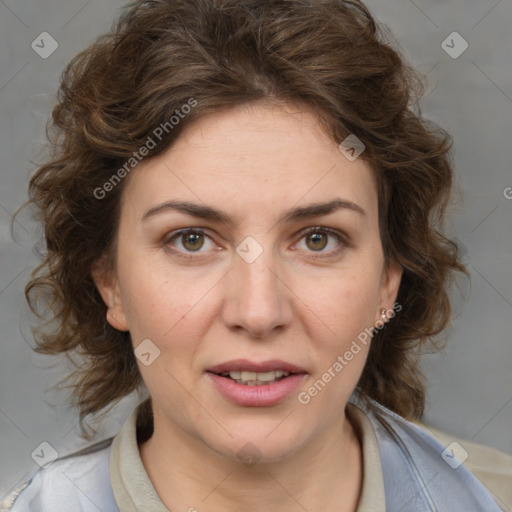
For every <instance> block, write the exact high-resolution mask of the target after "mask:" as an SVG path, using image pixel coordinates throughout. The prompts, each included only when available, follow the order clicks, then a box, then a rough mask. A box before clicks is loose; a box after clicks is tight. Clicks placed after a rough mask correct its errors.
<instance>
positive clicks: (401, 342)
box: [25, 0, 467, 421]
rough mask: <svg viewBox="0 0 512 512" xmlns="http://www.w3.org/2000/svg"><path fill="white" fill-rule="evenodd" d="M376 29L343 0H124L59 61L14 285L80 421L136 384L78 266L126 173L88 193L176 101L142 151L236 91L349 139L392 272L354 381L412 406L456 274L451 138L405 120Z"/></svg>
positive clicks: (416, 405)
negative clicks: (173, 120) (359, 146)
mask: <svg viewBox="0 0 512 512" xmlns="http://www.w3.org/2000/svg"><path fill="white" fill-rule="evenodd" d="M384 28H385V26H381V25H378V24H377V23H376V22H375V20H374V19H373V18H372V15H371V14H370V12H369V11H368V9H367V8H366V7H365V6H364V4H363V3H361V2H359V1H355V0H354V1H349V0H346V1H342V0H326V1H310V0H154V1H137V2H134V3H132V4H130V5H128V6H127V7H126V8H125V10H124V11H123V12H122V14H121V16H120V17H119V19H118V21H117V22H116V24H115V25H114V26H113V27H112V31H111V32H110V33H108V34H105V35H102V36H101V37H99V38H98V39H97V40H96V42H95V43H94V44H92V45H91V46H90V47H88V48H86V49H85V50H84V51H82V52H81V53H79V54H78V55H77V56H75V57H74V58H73V59H72V61H71V62H70V63H69V64H68V65H67V67H66V69H65V70H64V72H63V74H62V77H61V82H60V88H59V91H58V101H57V104H56V106H55V108H54V110H53V112H52V121H51V123H49V127H48V138H49V142H50V144H51V147H52V154H51V157H50V160H49V161H48V162H47V163H45V164H44V165H42V166H41V167H40V168H39V169H37V171H36V172H35V174H34V176H33V177H32V178H31V180H30V185H29V201H28V203H32V204H33V205H35V206H36V207H37V209H38V212H39V215H40V220H41V221H42V223H43V225H44V233H45V238H46V244H47V252H46V255H45V258H44V261H43V262H42V263H41V264H40V265H39V266H38V267H37V268H36V269H35V270H34V272H33V274H32V279H31V280H30V282H29V283H28V284H27V286H26V289H25V294H26V297H27V300H28V302H29V304H30V306H31V308H32V309H33V310H35V309H36V308H35V305H36V302H37V301H38V300H43V301H44V302H45V303H46V304H47V305H49V306H50V307H51V319H50V320H51V321H52V324H53V325H56V328H54V329H51V330H48V329H44V328H43V327H44V324H42V325H41V326H40V327H39V330H37V331H36V332H37V333H38V336H37V337H36V344H37V347H36V350H37V351H38V352H42V353H47V354H57V353H65V354H67V355H70V354H79V355H80V362H79V363H77V368H76V370H75V371H74V372H73V374H72V375H71V377H72V382H73V384H72V387H73V392H74V393H73V396H74V398H75V403H76V405H77V406H78V407H79V410H80V420H81V421H82V420H83V419H84V418H85V416H87V415H88V414H90V413H96V412H98V411H100V410H101V409H103V408H104V407H106V406H108V405H112V404H114V403H116V402H117V401H118V400H119V399H121V398H122V397H124V396H125V395H127V394H129V393H130V392H132V391H134V390H136V389H140V388H141V385H142V384H143V383H142V379H141V375H140V373H139V370H138V367H137V363H136V359H135V356H134V353H133V349H132V346H131V341H130V337H129V334H128V333H123V332H120V331H117V330H116V329H114V328H113V327H111V326H110V325H109V324H108V322H107V321H106V306H105V304H104V302H103V301H102V299H101V296H100V295H99V293H98V291H97V289H96V287H95V285H94V282H93V280H92V277H91V269H92V267H93V265H94V263H95V262H97V261H98V260H99V259H100V258H101V257H102V255H108V258H109V262H110V265H111V268H112V265H113V254H114V250H115V239H116V232H117V226H118V218H119V205H120V198H121V194H122V191H123V187H124V185H125V184H126V181H127V180H126V179H125V180H122V181H121V182H120V183H119V184H117V186H115V187H113V189H112V190H111V191H109V192H108V194H106V195H105V197H104V198H103V199H101V200H100V199H97V197H96V195H95V193H94V191H95V190H97V189H98V187H102V186H103V185H104V183H106V182H107V181H108V180H109V179H110V178H111V177H112V175H113V172H114V171H115V170H116V169H119V168H120V167H121V166H122V165H123V164H125V163H126V161H127V160H128V159H130V158H131V157H132V156H133V153H134V151H136V150H137V149H138V148H140V147H142V146H143V145H144V144H145V142H146V138H147V137H148V135H150V134H151V133H152V131H153V130H154V129H155V127H157V126H160V125H161V124H162V123H165V122H166V121H168V120H169V118H170V117H171V115H173V113H174V112H175V110H176V109H178V108H180V107H181V106H182V105H184V104H185V103H187V101H188V100H189V98H190V97H193V98H195V99H196V100H197V106H196V107H195V108H194V109H192V111H191V112H190V113H189V114H188V115H187V116H186V117H185V118H184V119H182V120H181V122H180V123H179V124H178V125H177V126H175V127H174V129H173V130H169V131H168V133H164V134H163V135H164V136H163V138H162V141H161V142H160V143H159V144H157V145H156V146H155V147H154V148H153V149H151V150H150V153H149V157H151V156H156V155H158V154H161V153H162V152H164V151H166V150H167V149H168V148H169V147H170V146H171V145H172V144H173V142H174V141H175V140H176V139H177V137H179V134H180V133H181V131H182V130H183V128H185V127H186V126H187V125H189V124H190V123H193V122H194V121H195V120H197V119H199V118H201V117H202V116H205V115H207V114H209V113H215V112H218V111H221V110H223V109H227V108H230V107H233V106H237V105H240V104H244V103H248V102H287V103H295V104H302V105H306V106H307V107H308V108H310V109H312V110H313V111H315V112H316V113H317V114H318V116H319V118H320V120H321V122H322V126H324V129H325V130H326V132H327V133H328V134H329V136H330V137H332V139H333V140H335V141H336V142H337V143H340V142H341V141H342V140H343V139H344V138H345V137H346V136H347V135H349V134H355V135H356V136H357V137H358V138H359V139H360V140H362V141H363V142H364V144H365V146H366V148H365V151H364V153H363V154H362V155H361V157H360V158H363V159H364V160H365V161H366V162H368V164H369V165H370V166H371V168H372V170H373V172H374V174H375V177H376V182H377V188H378V198H379V224H380V226H379V227H380V233H381V240H382V246H383V250H384V255H385V261H386V263H387V264H389V262H390V261H391V260H395V261H397V262H398V263H399V264H400V265H401V266H402V267H403V271H404V272H403V277H402V281H401V285H400V289H399V293H398V297H397V301H398V302H399V303H400V304H401V305H402V306H403V309H402V311H401V312H400V313H399V314H398V315H397V316H396V317H395V318H394V319H393V320H392V321H391V322H390V323H389V324H387V325H386V326H385V328H384V329H382V330H381V331H380V332H379V333H378V334H376V335H375V338H374V342H373V343H372V344H371V348H370V351H369V356H368V360H367V363H366V366H365V368H364V370H363V373H362V375H361V378H360V381H359V383H358V387H359V389H360V391H361V392H362V397H363V399H364V398H366V399H368V398H371V399H373V400H376V401H378V402H380V403H382V404H383V405H385V406H387V407H389V408H390V409H392V410H393V411H395V412H397V413H398V414H400V415H402V416H404V417H409V418H412V417H419V416H420V415H421V414H422V412H423V409H424V403H425V388H424V384H423V375H422V374H421V372H420V371H419V367H418V353H419V349H420V348H421V347H422V346H423V345H424V344H425V343H427V342H429V343H430V342H431V343H433V344H434V346H435V342H434V338H435V336H436V335H437V334H439V333H440V332H441V331H442V330H443V329H444V328H445V327H446V326H447V324H448V322H449V320H450V316H451V310H450V302H449V299H448V294H447V286H448V282H449V279H450V277H451V276H452V273H453V271H462V272H464V273H466V274H467V270H466V269H465V267H464V265H463V264H462V263H461V262H460V260H459V257H458V250H457V245H456V244H455V243H454V242H453V241H451V240H450V239H448V238H447V237H446V236H444V235H443V234H442V227H443V219H444V215H445V211H446V208H447V205H448V202H449V198H450V189H451V184H452V164H451V161H450V157H449V150H450V148H451V146H452V139H451V136H450V135H449V134H448V133H447V132H446V131H444V130H443V129H441V128H440V127H438V126H437V125H435V124H434V123H432V122H430V121H428V120H426V119H425V118H423V117H422V116H421V110H420V107H419V104H418V102H419V99H420V98H421V96H422V95H423V92H424V85H423V83H422V80H421V78H420V76H419V74H418V72H417V71H416V70H414V69H413V68H412V67H411V66H410V65H409V64H408V63H407V62H406V60H405V58H404V57H403V55H402V52H401V51H400V49H399V47H398V46H397V45H396V44H395V42H394V40H393V38H392V37H389V36H386V34H385V31H384ZM413 107H415V108H416V110H417V113H415V112H414V110H413ZM50 128H51V129H50ZM41 292H47V293H41ZM33 293H35V297H33V296H32V295H33Z"/></svg>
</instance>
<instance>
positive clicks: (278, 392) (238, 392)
mask: <svg viewBox="0 0 512 512" xmlns="http://www.w3.org/2000/svg"><path fill="white" fill-rule="evenodd" d="M207 374H208V376H209V377H210V378H211V379H212V381H213V384H214V386H215V387H216V389H217V391H219V392H220V393H221V394H222V395H223V396H224V397H225V398H227V399H228V400H229V401H230V402H233V403H234V404H236V405H241V406H244V407H269V406H272V405H277V404H278V403H280V402H282V401H283V400H285V399H286V398H287V397H288V396H289V395H290V394H291V393H292V392H293V391H294V390H295V389H297V387H298V386H299V384H300V383H301V382H302V380H303V379H304V377H306V375H307V374H305V373H294V374H291V375H290V376H288V377H285V378H284V379H281V380H278V381H276V382H273V383H272V384H262V385H261V386H246V385H245V384H238V383H236V382H235V381H234V380H232V379H230V378H229V377H221V376H220V375H217V374H215V373H212V372H207Z"/></svg>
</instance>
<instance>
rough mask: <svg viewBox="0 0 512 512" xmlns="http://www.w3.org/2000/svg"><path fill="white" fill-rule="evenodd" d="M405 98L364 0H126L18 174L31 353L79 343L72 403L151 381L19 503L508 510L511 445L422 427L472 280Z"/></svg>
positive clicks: (73, 76) (431, 135)
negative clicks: (29, 250)
mask: <svg viewBox="0 0 512 512" xmlns="http://www.w3.org/2000/svg"><path fill="white" fill-rule="evenodd" d="M421 92H422V88H421V84H420V81H419V79H418V76H417V75H416V73H415V72H414V70H413V69H411V68H410V67H409V66H408V65H407V64H406V63H405V61H404V59H403V58H402V56H401V55H400V53H399V52H398V51H397V50H396V49H393V47H392V43H390V42H386V41H385V39H384V37H383V34H382V32H381V29H380V28H379V27H378V26H377V25H376V23H375V21H374V20H373V18H372V16H371V14H370V13H369V12H368V10H367V9H366V8H365V6H364V5H363V4H362V3H360V2H356V1H344V2H342V1H336V2H335V1H327V2H306V1H303V0H293V1H285V0H271V1H255V0H252V1H249V0H242V1H240V0H222V1H212V0H194V1H190V0H189V1H187V2H181V1H177V0H173V1H164V0H157V1H152V2H147V1H146V2H142V1H138V2H135V3H134V4H132V5H131V6H129V7H128V8H127V9H126V11H125V13H124V14H123V16H122V17H121V18H120V20H119V23H118V24H117V26H116V27H115V29H114V30H113V31H112V33H110V34H107V35H105V36H103V37H102V38H100V39H99V40H98V41H97V42H96V43H95V44H93V45H92V46H91V47H89V48H88V49H86V50H85V51H84V52H82V53H81V54H79V55H78V56H77V57H76V58H75V59H73V61H72V62H71V63H70V64H69V66H68V67H67V69H66V70H65V72H64V74H63V78H62V82H61V87H60V91H59V102H58V104H57V106H56V108H55V110H54V112H53V125H54V132H53V137H54V138H53V142H54V144H55V146H54V148H55V149H54V154H53V155H52V159H51V161H49V162H48V163H47V164H46V165H44V166H42V167H41V168H40V169H39V170H38V171H37V172H36V174H35V175H34V177H33V178H32V180H31V183H30V200H31V202H32V203H33V204H35V205H36V206H37V207H38V208H39V211H40V213H41V218H42V221H43V223H44V226H45V235H46V241H47V249H48V250H47V254H46V259H45V260H44V261H43V263H42V265H41V266H40V267H39V268H38V269H36V271H35V273H34V276H33V279H32V281H31V282H30V283H29V284H28V285H27V297H28V299H29V301H30V302H31V304H33V305H34V307H35V304H36V303H37V300H38V299H37V297H38V291H43V290H45V291H47V292H48V291H50V298H49V300H50V303H51V311H52V315H53V316H52V317H51V318H49V319H48V320H49V321H53V325H55V321H56V322H57V329H54V330H53V331H52V330H50V329H49V328H48V329H47V330H45V331H41V334H40V336H39V338H38V347H39V348H38V350H39V351H41V352H44V353H60V352H64V353H68V354H71V355H73V354H76V355H79V356H80V359H79V360H78V361H77V369H76V372H75V373H74V374H73V376H72V378H73V379H74V380H73V382H74V391H75V397H76V404H77V406H78V407H79V410H80V417H81V419H82V420H84V419H85V418H86V416H87V415H89V414H92V413H97V412H99V411H102V410H104V408H106V407H108V406H111V405H112V404H114V403H115V402H116V401H118V400H120V399H121V398H122V397H124V396H126V395H127V394H129V393H130V392H132V391H135V390H142V391H143V392H145V391H147V396H146V397H145V398H144V400H143V401H141V403H140V404H139V405H138V407H137V408H136V409H135V410H134V411H133V413H132V415H131V416H130V418H129V419H128V420H127V422H126V423H125V425H124V426H123V428H122V429H121V431H120V432H119V434H118V435H117V436H115V437H114V438H113V439H109V440H106V441H104V442H102V443H97V444H94V445H92V446H91V447H90V448H89V449H88V450H84V451H82V452H80V453H74V454H71V455H69V456H68V457H65V458H61V459H58V460H56V461H54V462H53V463H52V464H50V465H49V466H48V467H47V468H45V469H42V470H40V471H39V472H38V473H37V474H35V475H34V476H33V478H31V480H30V481H29V482H27V483H26V484H24V485H23V486H22V487H21V488H19V489H17V490H16V491H15V492H14V493H13V494H12V496H11V497H10V499H9V505H8V506H9V508H8V509H9V510H13V511H26V510H30V511H32V510H34V511H35V510H38V511H39V510H52V511H60V510H63V511H64V510H66V511H69V510H98V509H99V510H102V511H103V512H107V511H114V510H121V511H139V510H141V511H142V510H144V511H147V510H149V511H165V510H183V511H189V512H192V511H199V512H201V511H211V512H217V511H234V510H240V509H246V510H251V511H255V512H259V511H263V510H265V511H266V510H269V509H270V510H284V511H295V510H309V511H314V510H324V511H328V512H330V511H337V512H340V511H342V512H354V511H359V512H361V511H370V510H371V511H384V510H388V511H398V510H403V511H405V510H407V511H409V510H411V511H412V510H414V511H431V510H437V511H445V510H446V511H448V510H450V511H468V510H471V511H499V510H507V508H506V507H510V505H511V503H512V499H511V494H510V485H508V484H510V481H511V478H512V458H511V457H509V456H507V455H505V454H501V453H499V452H497V451H495V450H493V449H491V448H486V447H482V446H479V445H475V444H472V443H469V442H466V441H461V440H459V441H460V442H459V441H457V440H456V438H453V437H451V436H448V435H447V434H444V433H442V432H439V431H433V430H431V429H428V428H426V427H425V426H423V425H421V424H420V423H419V422H418V419H419V418H420V417H421V414H422V411H423V408H424V401H425V388H424V384H423V379H422V376H421V374H420V372H419V370H418V367H417V355H418V351H419V349H422V348H423V347H424V346H425V345H426V344H428V343H434V342H433V340H434V337H435V336H436V335H437V334H439V333H441V331H442V330H443V329H444V328H445V326H446V325H447V324H448V322H449V319H450V305H449V300H448V296H447V292H446V288H447V286H448V283H449V280H450V278H451V276H452V274H453V273H455V272H466V270H465V268H464V266H463V265H462V263H461V262H460V261H459V258H458V254H457V247H456V245H455V244H454V243H453V242H452V241H450V240H449V239H447V238H446V237H445V236H444V235H443V234H442V222H443V218H444V211H445V208H446V206H447V203H448V200H449V195H450V185H451V179H452V168H451V165H450V160H449V156H448V152H449V149H450V146H451V144H450V137H449V135H448V134H447V133H446V132H444V131H443V130H441V129H439V128H437V127H434V126H429V124H428V123H427V121H426V120H425V119H422V118H421V116H420V113H419V111H418V113H415V112H413V110H412V109H411V106H412V104H413V103H414V104H415V105H416V106H417V104H418V102H417V100H418V99H419V97H420V94H421ZM48 287H49V288H48ZM39 297H41V298H42V297H43V296H42V295H39ZM46 297H48V295H46ZM463 462H464V464H463ZM489 468H490V469H489Z"/></svg>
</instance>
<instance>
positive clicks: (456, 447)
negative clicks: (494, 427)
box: [414, 421, 512, 511]
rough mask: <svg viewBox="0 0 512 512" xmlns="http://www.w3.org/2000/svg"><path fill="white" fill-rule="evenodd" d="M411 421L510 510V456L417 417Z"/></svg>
mask: <svg viewBox="0 0 512 512" xmlns="http://www.w3.org/2000/svg"><path fill="white" fill-rule="evenodd" d="M414 423H415V425H417V426H418V427H420V428H421V429H422V430H424V431H425V432H427V433H428V434H430V435H431V436H432V437H434V438H435V439H436V440H437V441H438V442H439V443H440V444H441V445H443V447H444V451H443V454H442V457H443V458H444V459H445V461H446V462H447V463H448V464H450V461H451V460H454V459H455V458H456V459H457V460H458V461H460V463H463V464H464V466H465V467H466V468H467V469H468V470H469V471H471V473H473V474H474V475H475V476H476V478H478V480H480V482H482V484H483V485H484V486H485V487H486V488H487V490H488V491H489V492H490V493H491V494H492V495H493V497H494V499H495V500H496V502H497V503H498V505H500V506H501V507H502V508H503V509H504V510H510V511H512V456H511V455H508V454H506V453H503V452H500V451H498V450H496V449H494V448H491V447H490V446H485V445H482V444H479V443H475V442H473V441H468V440H466V439H464V438H462V437H458V436H454V435H452V434H449V433H448V432H445V431H444V430H441V429H438V428H436V427H433V426H431V425H428V424H426V423H423V422H421V421H417V422H414Z"/></svg>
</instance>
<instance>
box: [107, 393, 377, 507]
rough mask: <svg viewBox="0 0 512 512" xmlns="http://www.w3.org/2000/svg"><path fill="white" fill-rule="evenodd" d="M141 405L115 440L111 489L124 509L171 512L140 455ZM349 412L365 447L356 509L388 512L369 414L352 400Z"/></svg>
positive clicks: (111, 454) (349, 404)
mask: <svg viewBox="0 0 512 512" xmlns="http://www.w3.org/2000/svg"><path fill="white" fill-rule="evenodd" d="M139 408H140V404H139V406H137V407H136V408H135V409H134V411H133V412H132V414H131V415H130V417H129V418H128V419H127V420H126V422H125V424H124V425H123V428H122V429H121V430H120V431H119V433H118V434H117V436H116V437H115V438H114V440H113V442H112V448H111V452H110V464H109V468H110V469H109V471H110V481H111V483H112V490H113V492H114V496H115V499H116V502H117V505H118V507H119V509H120V510H122V511H123V512H140V511H145V510H151V511H153V512H169V510H168V509H167V508H166V507H165V505H164V504H163V503H162V502H161V500H160V498H159V497H158V494H157V493H156V491H155V488H154V487H153V484H152V482H151V480H150V479H149V476H148V474H147V473H146V470H145V468H144V465H143V464H142V460H141V458H140V453H139V448H138V445H137V435H136V422H137V414H138V412H139ZM347 415H348V417H349V419H350V421H351V423H352V424H353V425H354V428H355V429H356V430H357V432H358V435H359V437H360V439H361V442H362V446H363V486H362V492H361V498H360V501H359V505H358V507H357V512H385V510H386V504H385V497H384V481H383V478H382V471H381V464H380V456H379V450H378V446H377V439H376V437H375V432H374V430H373V427H372V424H371V423H370V420H369V419H368V418H367V416H366V414H365V413H364V412H363V411H362V410H361V409H360V408H359V407H357V406H356V405H354V404H352V403H348V404H347Z"/></svg>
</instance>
